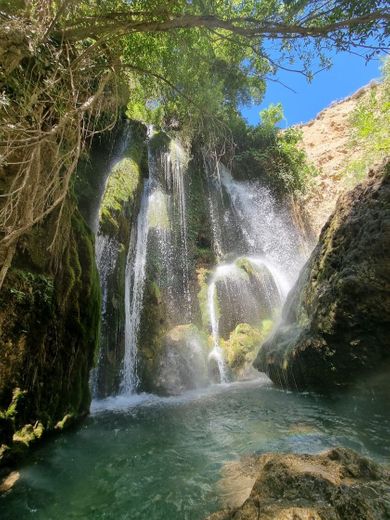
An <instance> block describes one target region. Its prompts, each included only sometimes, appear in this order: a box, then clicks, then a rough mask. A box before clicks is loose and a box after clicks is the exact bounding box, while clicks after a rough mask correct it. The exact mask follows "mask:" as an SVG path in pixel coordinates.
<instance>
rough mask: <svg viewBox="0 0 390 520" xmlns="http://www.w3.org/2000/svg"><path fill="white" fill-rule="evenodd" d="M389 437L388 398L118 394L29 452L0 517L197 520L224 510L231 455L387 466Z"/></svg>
mask: <svg viewBox="0 0 390 520" xmlns="http://www.w3.org/2000/svg"><path fill="white" fill-rule="evenodd" d="M389 439H390V412H389V410H388V406H386V403H378V402H377V401H375V400H372V399H370V398H367V397H366V398H364V399H362V398H359V399H358V398H356V397H355V398H353V397H346V396H342V397H341V396H339V397H338V398H332V399H331V398H324V397H320V396H318V395H313V394H297V393H291V392H285V391H282V390H278V389H276V388H275V387H273V386H272V384H271V383H270V382H269V381H268V380H267V379H266V378H261V379H259V380H257V381H254V382H248V383H233V384H228V385H215V386H212V387H209V388H208V389H205V390H203V391H202V392H193V393H191V392H190V393H187V394H185V395H183V396H181V397H175V398H158V397H155V396H150V395H141V396H135V397H128V398H126V397H118V398H111V399H108V400H105V401H98V402H95V403H93V413H92V415H91V416H90V417H89V418H88V420H87V421H86V422H85V423H83V425H82V426H81V427H80V428H79V429H77V430H75V431H72V432H68V433H66V434H64V435H62V436H59V437H57V438H55V439H53V440H52V441H50V442H48V443H47V444H46V445H45V446H43V447H41V448H40V449H38V450H37V451H36V452H35V453H34V454H33V455H32V457H31V459H30V460H29V462H28V463H27V464H25V465H24V467H22V468H21V470H20V473H21V477H20V479H19V481H18V482H17V484H16V485H15V486H14V488H13V489H12V490H11V491H9V492H8V493H7V494H5V495H3V496H2V497H0V518H1V519H2V520H24V519H34V520H49V519H50V520H70V519H72V520H74V519H83V520H89V519H93V520H132V519H145V520H186V519H190V520H200V519H203V518H204V517H205V516H206V515H207V514H208V513H210V512H212V511H215V510H216V509H218V508H219V507H221V502H220V499H219V497H218V492H217V482H218V480H219V478H220V476H221V469H222V467H223V465H224V463H225V462H227V461H231V460H237V459H238V458H239V457H240V456H242V455H245V454H251V453H254V452H257V453H263V452H267V451H294V452H300V453H302V452H308V453H314V452H318V451H320V450H323V449H326V448H329V447H332V446H337V445H342V446H348V447H351V448H353V449H355V450H357V451H358V452H360V453H363V454H365V455H369V456H371V457H373V458H375V459H377V460H379V461H382V462H386V463H390V445H389Z"/></svg>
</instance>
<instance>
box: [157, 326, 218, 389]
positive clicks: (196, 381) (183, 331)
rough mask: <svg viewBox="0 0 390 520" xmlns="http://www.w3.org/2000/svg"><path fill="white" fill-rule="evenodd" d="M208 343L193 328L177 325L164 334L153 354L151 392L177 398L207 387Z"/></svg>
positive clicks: (194, 327) (195, 328)
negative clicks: (185, 393)
mask: <svg viewBox="0 0 390 520" xmlns="http://www.w3.org/2000/svg"><path fill="white" fill-rule="evenodd" d="M207 352H208V350H207V341H206V338H205V337H203V335H202V334H201V333H200V332H199V330H198V329H197V327H196V326H195V325H191V324H187V325H177V326H176V327H174V328H173V329H171V330H170V331H169V332H167V333H166V334H165V336H164V337H163V338H162V341H161V348H160V350H159V352H158V353H157V354H156V356H157V357H156V359H155V360H154V371H153V383H152V384H153V388H152V390H153V391H154V392H155V393H157V394H159V395H178V394H181V393H183V392H184V391H186V390H193V389H195V388H200V387H203V386H206V385H207V382H208V366H207Z"/></svg>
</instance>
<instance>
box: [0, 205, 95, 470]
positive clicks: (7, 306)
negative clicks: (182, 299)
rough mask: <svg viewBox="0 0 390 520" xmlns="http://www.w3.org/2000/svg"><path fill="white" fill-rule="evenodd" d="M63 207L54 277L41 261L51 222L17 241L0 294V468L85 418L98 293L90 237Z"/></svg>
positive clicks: (45, 258) (46, 261)
mask: <svg viewBox="0 0 390 520" xmlns="http://www.w3.org/2000/svg"><path fill="white" fill-rule="evenodd" d="M67 204H68V211H69V213H70V214H72V213H73V214H72V217H71V220H70V230H69V238H68V248H67V249H66V251H65V253H64V254H63V257H62V258H61V269H59V270H58V271H57V272H56V273H54V272H53V271H52V269H51V267H50V256H49V255H45V254H42V251H47V250H48V247H49V245H50V237H51V232H49V230H51V229H52V227H53V226H54V225H55V218H54V217H53V218H50V219H48V220H47V221H46V222H45V224H44V225H43V226H41V228H38V229H34V230H33V232H31V233H30V234H29V235H28V236H27V237H26V238H25V239H24V241H23V247H21V248H20V249H19V250H18V251H17V254H16V256H15V259H14V263H13V266H12V268H11V269H10V271H9V273H8V275H7V278H6V280H5V284H4V286H3V288H2V291H1V295H0V422H1V429H0V444H1V445H2V455H3V456H2V459H3V460H2V462H4V461H5V460H8V459H9V458H10V457H12V456H13V455H15V454H21V452H22V451H24V450H25V448H27V447H28V446H29V445H30V444H32V443H34V442H35V441H36V440H38V439H40V438H41V437H42V435H43V434H44V433H46V432H48V431H52V430H53V429H54V427H55V425H56V424H57V423H58V421H61V420H62V419H63V418H64V417H65V416H66V415H67V414H72V415H73V416H74V417H75V418H80V417H83V416H84V415H85V414H87V413H88V409H89V403H90V392H89V385H88V378H89V371H90V369H91V367H92V364H93V360H94V355H95V350H96V346H97V340H98V331H99V323H100V287H99V280H98V274H97V270H96V265H95V258H94V239H93V236H92V235H91V233H90V231H89V230H88V228H87V226H86V224H85V222H84V220H83V218H82V217H81V215H80V214H79V212H78V211H77V209H74V207H73V202H72V201H71V200H69V201H68V203H67ZM21 447H22V448H23V449H22V450H21ZM0 462H1V461H0Z"/></svg>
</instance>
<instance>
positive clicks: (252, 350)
mask: <svg viewBox="0 0 390 520" xmlns="http://www.w3.org/2000/svg"><path fill="white" fill-rule="evenodd" d="M272 325H273V322H272V321H271V320H263V321H262V322H261V324H260V326H259V327H252V326H251V325H249V324H248V323H239V324H238V325H237V327H236V328H235V329H234V330H233V331H232V332H231V333H230V336H229V338H228V339H227V340H224V339H222V340H221V348H222V349H223V351H224V353H225V360H226V363H227V365H228V367H229V369H230V371H231V373H232V374H233V376H234V378H235V379H243V378H247V377H250V375H251V372H252V370H253V369H252V363H253V361H254V359H255V357H256V355H257V353H258V351H259V348H260V346H261V344H262V343H263V342H264V340H265V339H266V338H267V336H268V335H269V333H270V331H271V329H272ZM251 369H252V370H251Z"/></svg>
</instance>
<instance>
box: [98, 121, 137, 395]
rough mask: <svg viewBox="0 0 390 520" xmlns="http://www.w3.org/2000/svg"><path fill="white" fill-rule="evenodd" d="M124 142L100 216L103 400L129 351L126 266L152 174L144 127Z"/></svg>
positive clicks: (114, 388)
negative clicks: (146, 178)
mask: <svg viewBox="0 0 390 520" xmlns="http://www.w3.org/2000/svg"><path fill="white" fill-rule="evenodd" d="M122 139H123V146H122V148H124V149H122V150H121V153H120V157H121V158H120V160H119V161H118V162H116V164H115V165H114V166H113V167H112V168H109V169H108V172H106V174H107V173H108V177H107V182H106V184H105V189H104V193H103V195H102V199H101V202H100V204H98V206H100V209H99V211H98V215H97V216H96V217H97V218H96V220H97V224H98V230H97V238H96V260H97V264H98V270H99V275H100V285H101V287H102V299H103V301H102V308H101V312H102V323H101V328H100V339H99V359H98V366H97V369H96V370H95V371H94V373H93V376H92V379H93V386H94V391H95V393H96V395H97V396H98V397H106V396H107V395H112V394H114V393H117V392H118V391H119V385H120V375H121V364H122V360H123V355H124V350H125V303H124V302H125V295H124V294H125V287H126V262H127V259H128V255H129V254H130V255H132V254H133V253H134V251H133V250H130V251H129V248H131V247H132V245H133V244H132V242H133V241H134V240H132V236H133V235H134V230H135V227H136V222H137V214H138V210H139V206H140V199H141V195H142V187H143V181H144V179H143V177H144V176H146V174H147V165H146V164H145V163H146V156H147V150H146V145H145V139H146V129H145V127H144V126H143V125H140V124H137V123H131V124H129V125H128V128H127V130H125V131H124V133H123V135H122ZM118 155H119V154H118ZM133 238H134V237H133Z"/></svg>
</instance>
